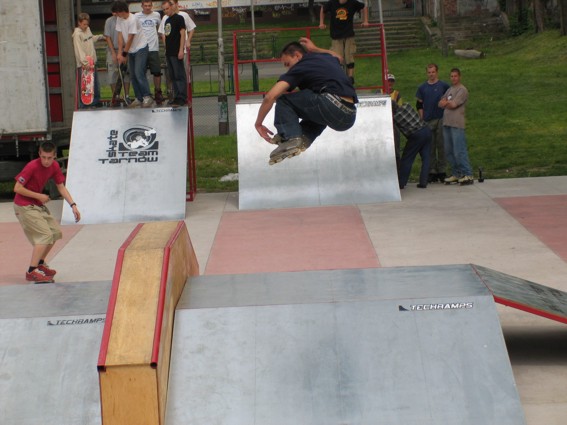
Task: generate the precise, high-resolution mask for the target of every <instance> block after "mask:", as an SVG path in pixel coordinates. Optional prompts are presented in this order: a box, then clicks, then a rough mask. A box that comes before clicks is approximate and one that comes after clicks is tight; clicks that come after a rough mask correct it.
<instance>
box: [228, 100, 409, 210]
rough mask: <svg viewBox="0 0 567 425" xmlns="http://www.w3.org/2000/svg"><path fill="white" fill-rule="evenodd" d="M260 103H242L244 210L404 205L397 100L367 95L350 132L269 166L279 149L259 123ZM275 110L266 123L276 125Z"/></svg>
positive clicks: (327, 134) (331, 134) (328, 133)
mask: <svg viewBox="0 0 567 425" xmlns="http://www.w3.org/2000/svg"><path fill="white" fill-rule="evenodd" d="M260 103H261V101H260V100H256V101H248V102H245V101H240V102H239V103H237V104H236V121H237V123H238V129H237V136H238V174H239V208H240V209H241V210H247V209H264V208H287V207H307V206H317V205H352V204H364V203H377V202H389V201H399V200H400V199H401V197H400V190H399V185H398V177H397V172H396V161H395V153H394V136H393V130H392V110H391V101H390V97H388V96H379V95H376V96H367V97H365V96H361V97H360V103H359V105H358V112H357V117H356V123H355V124H354V126H353V127H352V128H351V129H350V130H348V131H345V132H337V131H334V130H331V129H329V128H327V129H326V130H325V131H324V132H323V133H322V134H321V136H320V137H319V138H317V140H316V141H315V143H313V145H312V146H311V147H310V148H309V149H308V150H307V151H305V152H304V153H302V154H301V155H299V156H298V157H295V158H292V159H289V160H285V161H283V162H281V163H279V164H275V165H271V166H270V165H268V159H269V156H270V152H271V151H272V150H273V149H274V148H275V146H274V145H270V144H269V143H266V142H265V141H264V140H263V139H261V138H260V136H259V135H258V133H257V132H256V129H255V128H254V122H255V120H256V115H257V113H258V109H259V108H260ZM273 121H274V108H272V111H270V113H269V114H268V116H267V117H266V119H265V120H264V123H265V125H266V126H267V127H268V128H270V129H272V131H275V127H274V126H273Z"/></svg>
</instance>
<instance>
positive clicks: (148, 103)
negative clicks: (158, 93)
mask: <svg viewBox="0 0 567 425" xmlns="http://www.w3.org/2000/svg"><path fill="white" fill-rule="evenodd" d="M152 106H154V99H153V98H152V97H151V96H144V100H143V101H142V108H151V107H152Z"/></svg>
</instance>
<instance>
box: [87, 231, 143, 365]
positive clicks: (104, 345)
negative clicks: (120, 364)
mask: <svg viewBox="0 0 567 425" xmlns="http://www.w3.org/2000/svg"><path fill="white" fill-rule="evenodd" d="M143 226H144V223H140V224H138V225H137V226H136V227H135V228H134V230H133V231H132V233H130V236H128V238H127V239H126V240H125V241H124V243H123V244H122V246H121V247H120V248H119V249H118V255H117V257H116V266H115V267H114V275H113V276H112V287H111V289H110V296H109V298H108V308H107V310H106V319H105V321H104V330H103V332H102V340H101V342H100V351H99V354H98V364H97V368H98V370H99V371H104V370H105V368H106V355H107V353H108V343H109V341H110V331H111V329H112V320H113V318H114V309H115V308H116V298H117V296H118V287H119V286H120V275H121V274H122V264H123V262H124V254H125V253H126V249H128V247H129V246H130V244H131V243H132V241H133V240H134V238H135V237H136V235H137V234H138V232H139V231H140V230H141V229H142V227H143Z"/></svg>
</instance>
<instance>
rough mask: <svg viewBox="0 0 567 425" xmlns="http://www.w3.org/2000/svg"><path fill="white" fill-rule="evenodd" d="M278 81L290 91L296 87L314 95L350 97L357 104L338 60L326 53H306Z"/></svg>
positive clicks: (352, 88)
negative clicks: (310, 91)
mask: <svg viewBox="0 0 567 425" xmlns="http://www.w3.org/2000/svg"><path fill="white" fill-rule="evenodd" d="M278 81H285V82H286V83H288V84H289V85H290V91H291V90H294V89H295V88H296V87H297V88H299V89H300V90H304V89H309V90H312V91H313V92H315V93H323V92H327V93H331V94H336V95H338V96H343V97H352V98H353V99H354V101H355V102H358V99H357V97H356V91H355V90H354V87H353V86H352V84H351V82H350V79H349V78H348V77H347V75H346V74H345V73H344V71H343V69H342V68H341V66H340V64H339V61H338V59H337V58H336V57H334V56H333V55H330V54H328V53H306V54H305V55H303V57H302V58H301V60H300V61H299V62H297V63H296V64H295V65H294V66H292V67H291V68H290V69H289V70H288V71H287V72H286V73H285V74H283V75H282V76H280V78H279V80H278Z"/></svg>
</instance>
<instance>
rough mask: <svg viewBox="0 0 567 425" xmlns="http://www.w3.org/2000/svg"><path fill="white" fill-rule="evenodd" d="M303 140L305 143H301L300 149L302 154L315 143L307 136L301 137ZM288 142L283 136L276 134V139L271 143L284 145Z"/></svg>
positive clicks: (273, 138)
mask: <svg viewBox="0 0 567 425" xmlns="http://www.w3.org/2000/svg"><path fill="white" fill-rule="evenodd" d="M301 138H302V139H303V142H302V143H301V146H300V149H301V152H305V151H306V150H307V149H309V146H311V144H312V143H313V142H312V141H311V140H309V139H308V138H307V137H305V136H301ZM286 141H287V140H284V138H283V137H282V136H280V135H279V134H276V135H275V136H274V137H272V139H271V140H270V143H271V144H273V145H281V144H282V143H284V142H286Z"/></svg>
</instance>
